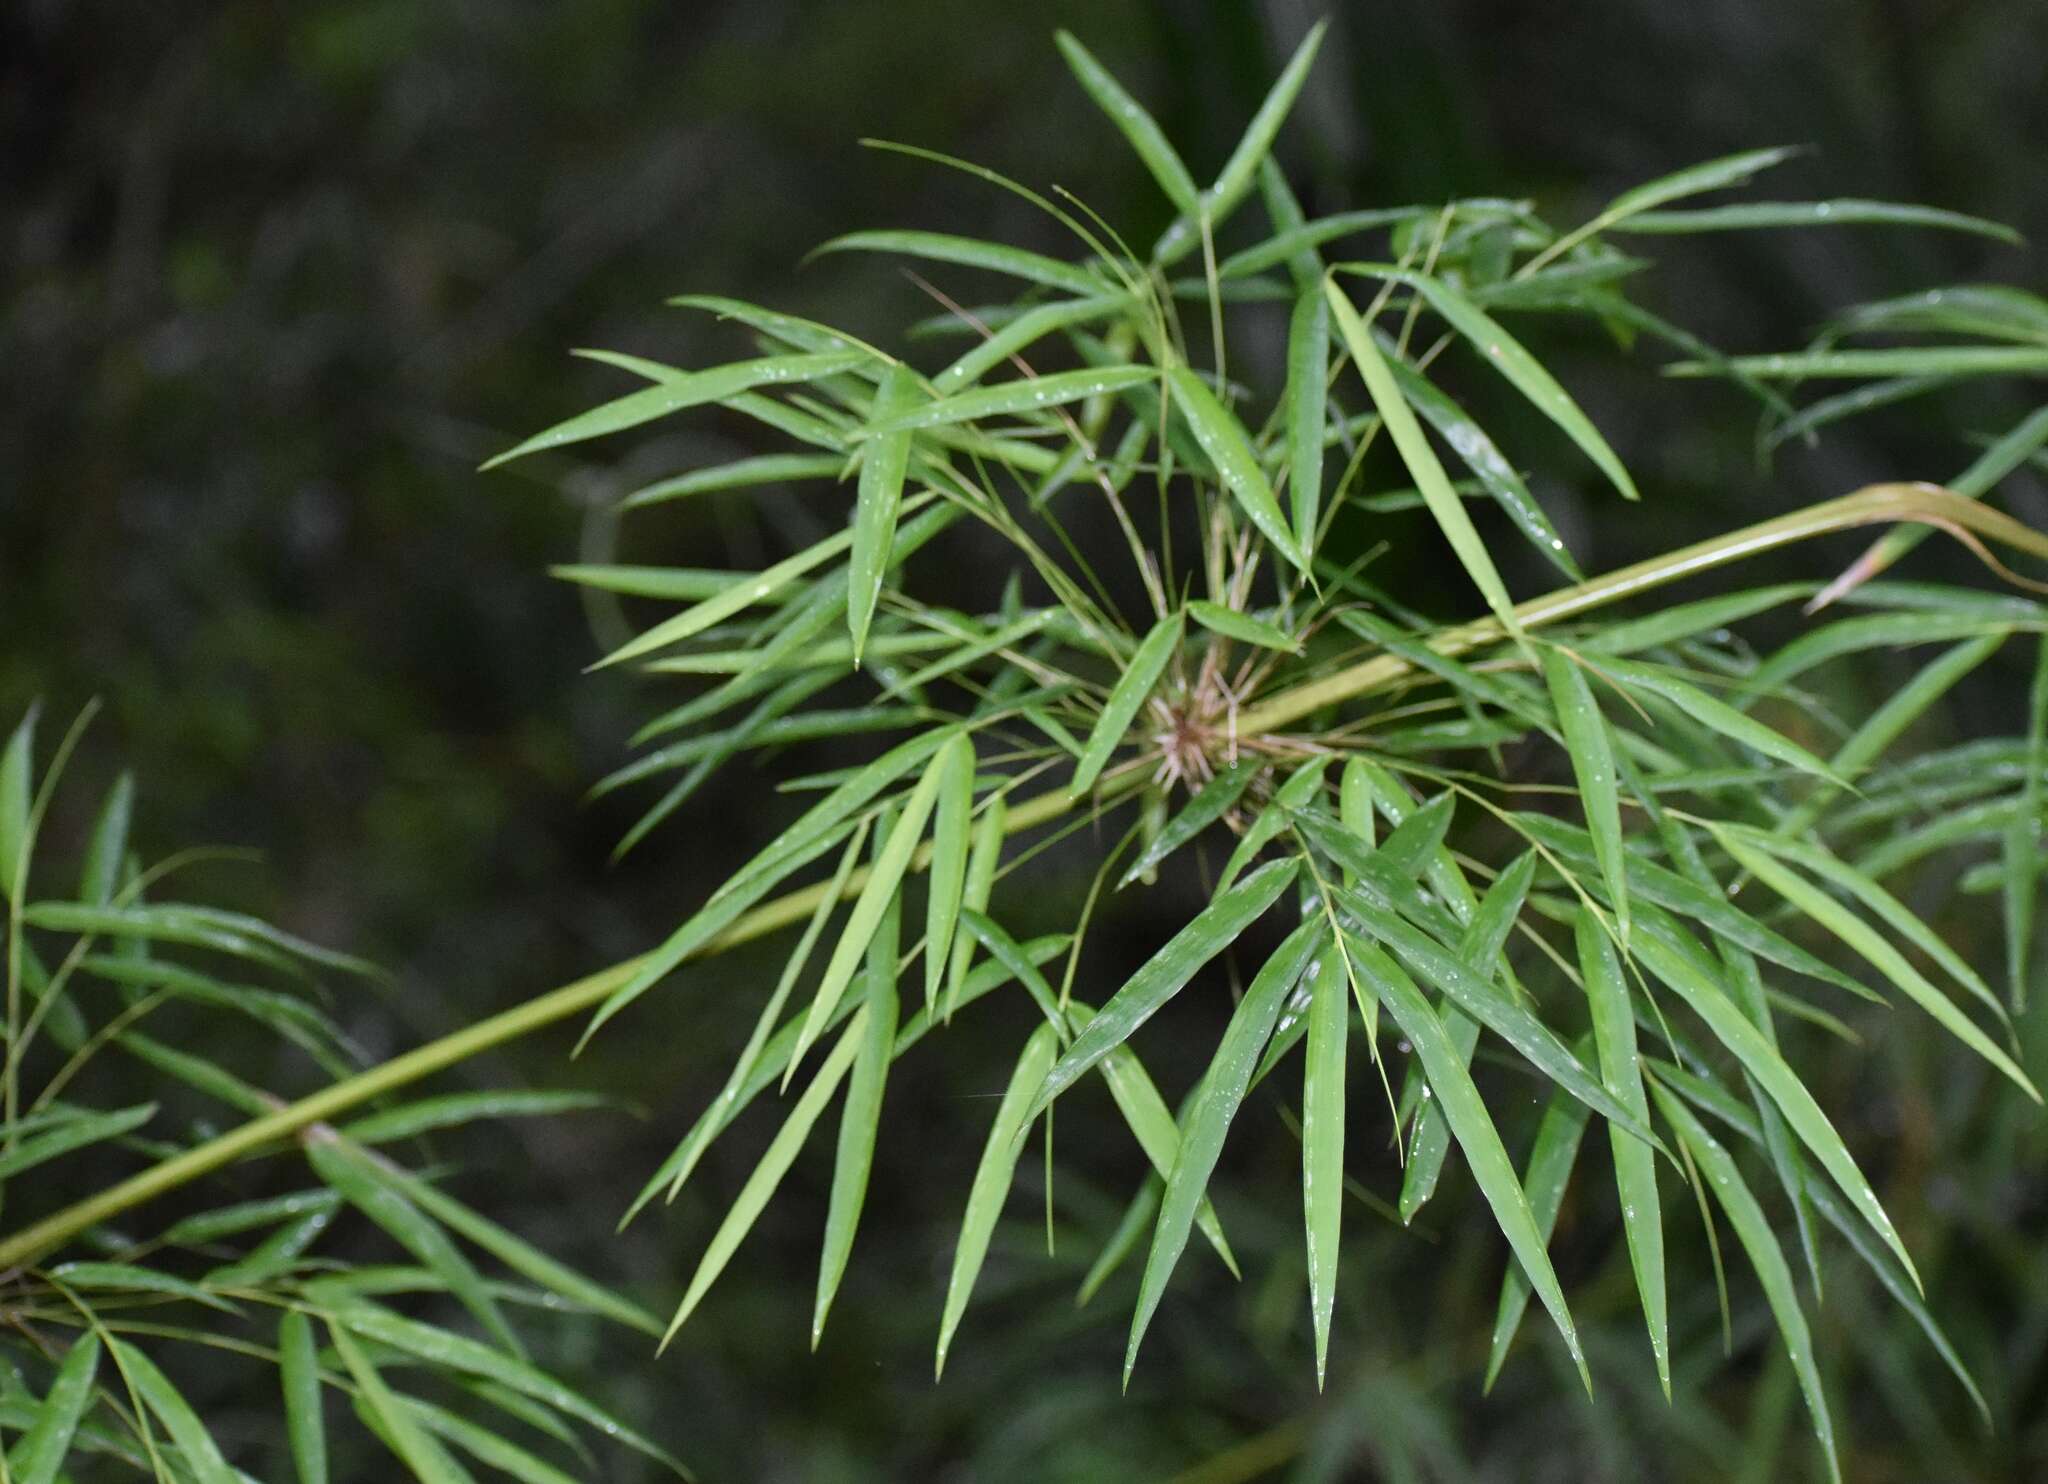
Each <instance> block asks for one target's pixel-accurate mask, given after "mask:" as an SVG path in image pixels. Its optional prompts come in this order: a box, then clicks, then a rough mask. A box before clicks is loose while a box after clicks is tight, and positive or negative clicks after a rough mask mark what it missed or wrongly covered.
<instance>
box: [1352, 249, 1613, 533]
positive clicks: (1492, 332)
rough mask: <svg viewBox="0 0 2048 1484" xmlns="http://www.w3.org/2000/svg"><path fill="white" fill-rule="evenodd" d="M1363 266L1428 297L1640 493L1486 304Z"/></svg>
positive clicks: (1597, 460)
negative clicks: (1484, 307) (1486, 307)
mask: <svg viewBox="0 0 2048 1484" xmlns="http://www.w3.org/2000/svg"><path fill="white" fill-rule="evenodd" d="M1367 271H1370V272H1372V273H1374V274H1377V275H1379V276H1381V277H1385V278H1391V279H1393V280H1394V281H1395V282H1396V283H1403V284H1406V285H1407V286H1408V287H1410V288H1412V289H1414V290H1415V292H1416V293H1418V294H1420V295H1422V297H1423V298H1424V299H1427V300H1428V301H1429V306H1430V308H1432V309H1434V310H1435V311H1436V312H1437V313H1438V314H1440V315H1442V316H1443V317H1444V319H1445V321H1446V322H1448V323H1449V324H1450V326H1451V328H1452V329H1454V330H1456V331H1457V332H1458V333H1459V334H1460V335H1462V336H1463V337H1464V338H1465V339H1466V340H1467V341H1469V342H1470V343H1471V345H1472V348H1473V349H1474V350H1476V351H1478V352H1479V355H1480V357H1481V359H1483V360H1484V361H1485V362H1486V363H1487V364H1488V365H1490V366H1492V367H1493V369H1494V370H1496V371H1498V372H1499V373H1500V374H1501V375H1502V376H1503V377H1505V378H1507V381H1508V384H1509V385H1510V386H1512V387H1514V389H1515V390H1516V391H1518V392H1520V393H1521V394H1522V396H1523V397H1524V398H1526V399H1527V400H1528V402H1529V404H1530V405H1531V406H1532V407H1534V408H1535V409H1536V410H1537V411H1538V412H1540V413H1542V414H1543V415H1544V416H1545V417H1547V418H1549V419H1550V420H1551V421H1552V422H1553V423H1556V424H1557V426H1558V427H1559V428H1561V429H1562V430H1563V431H1564V434H1565V436H1566V437H1568V438H1570V439H1571V440H1572V442H1574V443H1576V444H1578V446H1579V448H1580V449H1581V450H1582V451H1583V452H1584V453H1585V455H1586V457H1587V458H1589V459H1591V460H1592V461H1593V462H1594V464H1595V465H1597V466H1598V467H1599V469H1600V472H1601V473H1603V474H1605V475H1606V476H1607V478H1608V479H1609V481H1610V482H1612V484H1613V485H1614V487H1615V488H1616V489H1617V490H1619V491H1621V493H1622V495H1623V496H1624V497H1625V498H1627V499H1630V500H1634V499H1639V498H1641V496H1640V495H1639V494H1638V492H1637V490H1636V484H1635V481H1634V480H1633V479H1631V478H1630V477H1629V473H1628V470H1627V469H1626V468H1625V467H1624V466H1623V465H1622V462H1621V460H1620V459H1619V458H1617V457H1616V456H1615V452H1614V450H1613V449H1612V448H1610V447H1608V445H1607V440H1606V439H1605V438H1603V437H1601V436H1600V432H1599V430H1598V429H1597V428H1595V427H1594V426H1593V423H1592V421H1591V419H1589V418H1588V417H1587V416H1586V414H1585V413H1584V412H1582V411H1580V410H1579V404H1578V403H1576V402H1574V401H1573V400H1572V399H1571V394H1570V393H1569V392H1567V391H1566V390H1565V389H1564V388H1563V387H1561V386H1559V385H1558V383H1557V378H1556V377H1554V376H1552V375H1551V374H1550V373H1549V372H1548V371H1547V370H1545V369H1544V367H1543V363H1542V362H1541V361H1539V360H1537V359H1536V357H1535V356H1533V355H1531V354H1530V353H1529V351H1528V349H1527V347H1525V346H1524V345H1523V344H1522V343H1521V342H1520V341H1519V340H1517V339H1515V337H1514V336H1512V335H1510V334H1509V333H1508V332H1507V331H1506V330H1505V329H1503V328H1502V327H1501V325H1500V323H1499V322H1498V321H1497V320H1495V319H1494V318H1493V317H1492V316H1491V315H1489V314H1488V313H1487V312H1486V311H1485V310H1483V309H1481V308H1480V307H1479V306H1478V305H1476V304H1474V303H1473V302H1472V301H1471V300H1470V299H1468V298H1466V297H1465V296H1464V295H1463V294H1462V293H1460V292H1459V291H1458V290H1457V289H1455V288H1452V287H1451V286H1450V285H1449V284H1448V283H1446V282H1444V281H1443V280H1442V279H1440V278H1432V277H1430V276H1428V275H1427V274H1422V273H1410V272H1408V271H1407V270H1405V269H1398V268H1395V269H1381V268H1377V267H1374V268H1371V269H1369V270H1367Z"/></svg>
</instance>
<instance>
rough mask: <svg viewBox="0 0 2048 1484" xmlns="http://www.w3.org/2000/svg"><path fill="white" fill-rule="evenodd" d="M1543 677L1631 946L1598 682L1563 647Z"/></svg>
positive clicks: (1617, 810)
mask: <svg viewBox="0 0 2048 1484" xmlns="http://www.w3.org/2000/svg"><path fill="white" fill-rule="evenodd" d="M1543 679H1544V683H1545V684H1546V685H1548V686H1549V688H1550V703H1551V705H1553V706H1554V707H1556V708H1557V724H1558V727H1559V729H1560V730H1561V731H1562V732H1563V733H1564V745H1565V751H1566V752H1568V753H1570V754H1571V761H1572V776H1573V777H1575V778H1576V779H1577V780H1578V784H1579V804H1580V806H1581V807H1582V808H1584V810H1585V811H1586V825H1587V829H1588V832H1589V833H1590V834H1591V835H1592V837H1593V854H1594V855H1595V856H1596V857H1598V858H1599V861H1600V871H1601V874H1602V875H1604V876H1605V877H1606V878H1607V896H1608V900H1609V901H1611V902H1612V903H1613V904H1614V919H1615V929H1616V932H1617V933H1618V934H1619V936H1620V938H1621V946H1622V948H1623V949H1624V950H1626V949H1627V948H1628V942H1629V910H1628V864H1627V860H1626V858H1625V857H1624V856H1623V854H1622V843H1621V791H1620V788H1619V787H1618V785H1617V784H1616V782H1615V776H1614V751H1613V748H1612V746H1611V745H1610V744H1609V742H1608V740H1607V722H1606V720H1605V719H1604V718H1603V717H1602V716H1601V715H1600V706H1599V703H1598V702H1596V701H1595V700H1594V699H1593V688H1592V687H1591V686H1590V685H1588V684H1587V683H1586V677H1585V674H1584V673H1583V672H1582V671H1581V670H1580V668H1579V664H1578V662H1577V661H1576V660H1574V659H1572V658H1571V657H1570V656H1568V655H1566V654H1565V653H1564V652H1563V651H1562V650H1560V649H1557V648H1554V647H1546V648H1545V649H1544V651H1543Z"/></svg>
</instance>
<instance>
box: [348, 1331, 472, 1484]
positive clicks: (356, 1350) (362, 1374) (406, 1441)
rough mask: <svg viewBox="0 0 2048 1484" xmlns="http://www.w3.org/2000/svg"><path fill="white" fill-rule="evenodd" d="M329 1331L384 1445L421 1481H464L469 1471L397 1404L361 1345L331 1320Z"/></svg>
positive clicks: (448, 1483) (457, 1483)
mask: <svg viewBox="0 0 2048 1484" xmlns="http://www.w3.org/2000/svg"><path fill="white" fill-rule="evenodd" d="M329 1330H330V1332H331V1333H332V1334H333V1336H334V1350H335V1353H336V1354H337V1355H339V1356H340V1357H341V1363H342V1364H343V1365H344V1366H346V1367H347V1368H348V1373H349V1375H351V1376H353V1377H354V1378H355V1383H356V1394H357V1398H358V1401H359V1404H360V1407H361V1409H362V1411H363V1412H364V1414H365V1420H366V1421H374V1423H375V1424H376V1430H377V1432H378V1433H379V1435H380V1436H381V1438H382V1439H383V1442H384V1444H385V1446H387V1447H388V1448H390V1449H391V1451H392V1453H393V1454H395V1455H396V1456H397V1457H398V1459H399V1461H400V1462H402V1463H403V1464H405V1466H406V1467H407V1468H408V1469H410V1470H411V1471H412V1473H413V1477H414V1478H416V1479H419V1480H421V1481H422V1484H466V1481H467V1480H468V1479H469V1475H468V1473H467V1472H466V1471H465V1470H463V1469H462V1468H460V1467H459V1466H458V1465H457V1464H456V1462H455V1460H454V1459H452V1458H450V1457H449V1456H448V1453H447V1450H445V1449H444V1448H442V1446H441V1445H440V1444H439V1443H437V1442H435V1441H434V1439H433V1438H432V1437H430V1436H428V1435H427V1434H426V1433H425V1432H423V1431H421V1430H420V1427H419V1425H418V1424H417V1423H416V1422H415V1421H414V1419H413V1414H412V1413H411V1412H410V1411H409V1410H408V1409H407V1408H405V1407H404V1406H402V1405H401V1404H400V1402H399V1398H398V1396H397V1395H396V1393H394V1392H393V1391H392V1390H391V1388H390V1387H389V1386H387V1385H386V1384H385V1382H384V1378H383V1376H382V1375H380V1374H379V1373H378V1371H377V1367H376V1366H375V1365H374V1364H372V1363H371V1361H370V1358H369V1357H368V1356H367V1355H365V1354H364V1353H363V1348H362V1346H360V1345H358V1344H357V1343H356V1342H355V1340H354V1338H353V1337H352V1336H351V1335H350V1334H349V1332H348V1331H347V1330H346V1329H344V1328H342V1327H341V1326H339V1325H336V1324H333V1323H332V1322H330V1324H329Z"/></svg>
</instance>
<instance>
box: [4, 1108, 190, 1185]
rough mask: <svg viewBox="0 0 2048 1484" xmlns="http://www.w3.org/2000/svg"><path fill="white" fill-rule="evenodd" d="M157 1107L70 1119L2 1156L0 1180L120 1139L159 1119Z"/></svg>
mask: <svg viewBox="0 0 2048 1484" xmlns="http://www.w3.org/2000/svg"><path fill="white" fill-rule="evenodd" d="M156 1107H157V1105H156V1104H155V1103H138V1104H136V1105H135V1106H134V1107H132V1108H121V1109H117V1110H115V1111H114V1112H111V1113H89V1114H86V1115H85V1116H83V1117H80V1118H74V1119H70V1120H68V1121H67V1122H65V1123H62V1124H60V1125H58V1126H57V1127H56V1128H53V1129H50V1130H49V1131H48V1132H47V1133H40V1134H35V1135H32V1136H31V1137H29V1138H26V1139H23V1140H22V1141H21V1142H20V1143H19V1144H16V1145H15V1146H14V1147H13V1148H12V1149H9V1150H7V1151H6V1152H5V1153H0V1180H9V1179H12V1178H13V1177H14V1176H16V1175H19V1174H20V1173H21V1172H22V1171H23V1170H32V1169H34V1168H35V1167H36V1166H37V1165H39V1164H42V1163H43V1162H44V1161H45V1160H51V1159H55V1158H57V1157H58V1156H59V1155H62V1154H69V1153H70V1152H71V1151H72V1150H74V1149H83V1148H85V1147H86V1146H87V1145H88V1144H97V1143H99V1142H101V1141H102V1140H104V1139H117V1138H119V1137H120V1136H121V1135H123V1134H125V1133H127V1132H128V1131H129V1130H131V1129H136V1128H140V1127H141V1126H142V1125H143V1124H145V1123H147V1122H149V1120H150V1119H152V1118H154V1117H156Z"/></svg>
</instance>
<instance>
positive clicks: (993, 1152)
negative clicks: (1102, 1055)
mask: <svg viewBox="0 0 2048 1484" xmlns="http://www.w3.org/2000/svg"><path fill="white" fill-rule="evenodd" d="M1058 1046H1059V1041H1058V1039H1057V1037H1056V1036H1055V1035H1054V1032H1053V1028H1052V1027H1051V1026H1050V1025H1041V1026H1039V1027H1038V1028H1037V1029H1036V1030H1034V1031H1033V1032H1032V1033H1031V1035H1030V1036H1029V1038H1027V1039H1026V1040H1025V1042H1024V1050H1023V1051H1022V1052H1021V1053H1020V1054H1019V1055H1018V1057H1017V1065H1016V1067H1015V1068H1014V1069H1013V1070H1012V1071H1011V1073H1010V1081H1009V1085H1008V1086H1007V1087H1005V1088H1004V1089H1003V1100H1002V1102H1001V1103H1000V1104H998V1105H997V1107H996V1116H995V1121H994V1122H993V1123H992V1124H990V1125H989V1131H988V1142H987V1143H986V1144H984V1145H983V1146H982V1150H981V1161H980V1163H979V1164H977V1165H976V1166H975V1168H974V1183H973V1185H972V1186H970V1187H969V1189H968V1192H967V1210H966V1212H965V1214H964V1215H962V1216H961V1218H960V1236H959V1238H958V1240H957V1241H956V1242H955V1243H954V1246H953V1270H952V1273H951V1275H950V1276H949V1277H948V1278H947V1280H946V1307H945V1313H944V1315H943V1316H942V1317H941V1318H940V1320H939V1343H938V1348H937V1350H936V1351H935V1352H934V1354H933V1359H932V1375H933V1376H934V1378H936V1377H939V1376H943V1375H944V1374H945V1373H946V1353H947V1352H948V1351H949V1350H951V1349H952V1346H953V1334H954V1331H956V1330H957V1329H959V1327H960V1318H961V1316H962V1315H964V1314H965V1313H966V1312H967V1301H968V1299H969V1298H971V1297H972V1296H973V1293H974V1280H975V1279H976V1278H978V1277H980V1276H981V1264H982V1259H983V1258H985V1257H986V1256H987V1255H988V1243H989V1238H990V1237H991V1236H992V1235H993V1234H994V1232H995V1229H996V1219H997V1218H998V1217H1000V1216H1001V1215H1002V1212H1003V1202H1004V1201H1005V1199H1007V1197H1008V1196H1009V1193H1010V1178H1011V1176H1012V1175H1014V1174H1015V1173H1016V1169H1017V1155H1018V1153H1019V1152H1020V1151H1021V1150H1022V1148H1023V1144H1024V1133H1025V1130H1026V1129H1028V1128H1029V1127H1030V1126H1031V1118H1030V1116H1029V1114H1028V1111H1027V1110H1028V1109H1029V1107H1030V1104H1031V1098H1032V1094H1033V1093H1034V1092H1036V1091H1037V1089H1038V1086H1039V1084H1040V1083H1042V1082H1044V1080H1045V1074H1046V1070H1047V1069H1048V1068H1049V1067H1051V1066H1052V1059H1053V1053H1054V1052H1055V1051H1056V1050H1057V1049H1058Z"/></svg>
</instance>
